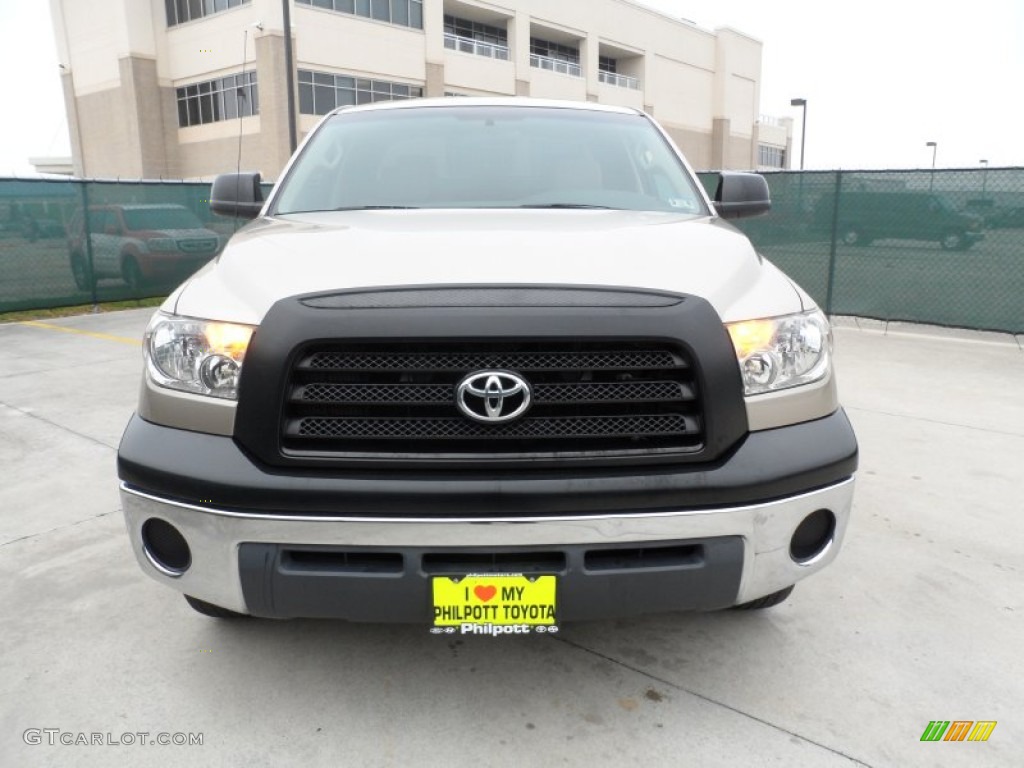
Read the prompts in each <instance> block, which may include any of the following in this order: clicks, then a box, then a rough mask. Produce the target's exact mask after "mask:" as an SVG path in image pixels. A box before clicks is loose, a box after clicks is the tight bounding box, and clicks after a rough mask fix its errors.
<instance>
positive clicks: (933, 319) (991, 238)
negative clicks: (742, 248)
mask: <svg viewBox="0 0 1024 768" xmlns="http://www.w3.org/2000/svg"><path fill="white" fill-rule="evenodd" d="M765 176H766V178H767V180H768V185H769V187H770V189H771V196H772V210H771V212H770V213H768V214H767V215H765V216H762V217H758V218H754V219H741V220H739V221H738V222H736V225H737V226H738V227H739V228H740V229H742V230H743V231H744V232H745V233H746V234H747V235H748V236H749V237H750V239H751V240H753V242H754V244H755V245H756V246H757V247H758V250H760V251H761V252H762V253H763V254H764V255H765V256H766V257H767V258H768V259H770V260H771V261H772V262H774V263H775V264H776V265H778V266H779V267H780V268H781V269H782V270H783V271H785V272H786V273H787V274H789V275H790V276H791V277H792V278H793V279H794V280H796V281H797V282H798V283H799V284H800V285H801V286H803V288H804V289H805V290H806V291H807V292H808V293H810V294H811V295H812V296H813V297H814V299H815V301H817V302H818V304H819V305H820V306H821V307H823V308H825V309H826V311H827V312H828V314H830V315H854V316H858V317H870V318H876V319H880V320H905V321H910V322H918V323H932V324H937V325H948V326H955V327H960V328H976V329H985V330H996V331H1007V332H1010V333H1021V332H1024V169H1021V168H998V169H997V168H992V169H986V168H979V169H969V170H941V171H934V172H932V171H830V172H779V173H769V174H766V175H765ZM701 177H702V181H703V183H704V184H705V185H706V186H709V185H712V184H714V183H715V177H714V176H713V175H712V174H701Z"/></svg>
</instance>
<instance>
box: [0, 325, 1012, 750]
mask: <svg viewBox="0 0 1024 768" xmlns="http://www.w3.org/2000/svg"><path fill="white" fill-rule="evenodd" d="M149 314H150V311H149V310H138V311H130V312H122V313H116V314H105V315H89V316H82V317H74V318H67V319H62V320H52V321H45V322H37V323H21V324H7V325H0V766H44V765H54V766H57V765H59V766H79V765H88V766H94V765H95V766H143V765H159V766H190V767H191V766H196V765H211V766H216V765H222V766H232V765H252V766H264V765H266V766H282V765H300V764H302V765H330V766H391V765H412V766H421V765H422V766H433V765H448V766H463V765H465V766H469V765H473V766H504V765H515V766H523V765H545V766H547V765H600V766H603V765H620V764H635V765H655V766H662V765H665V766H669V765H671V766H681V765H695V766H762V765H778V766H850V765H868V766H961V765H962V766H1012V765H1020V764H1021V762H1022V757H1021V756H1022V755H1024V661H1022V655H1021V649H1024V555H1022V552H1024V502H1022V501H1021V498H1022V495H1021V492H1020V483H1021V477H1022V469H1024V388H1022V386H1021V382H1022V381H1024V346H1022V345H1024V339H1022V338H1020V337H1018V338H1014V337H1012V336H1002V335H994V334H977V333H964V332H952V331H936V330H930V331H929V330H924V331H922V330H921V329H916V328H912V327H900V328H898V327H895V326H892V325H890V326H888V327H886V326H884V325H883V324H880V323H870V322H864V321H861V322H859V323H858V322H855V321H852V320H844V321H841V322H840V323H839V327H838V328H837V330H836V345H837V361H838V367H839V369H840V371H839V372H840V386H841V396H842V399H843V401H844V404H845V406H846V408H847V411H848V413H849V415H850V417H851V420H852V421H853V423H854V426H855V428H856V430H857V433H858V437H859V439H860V444H861V469H860V473H859V480H858V489H857V496H856V501H855V509H854V517H853V521H852V524H851V528H850V531H849V533H848V536H847V539H846V544H845V549H844V551H843V552H842V554H841V555H840V557H839V559H838V560H837V561H836V562H835V563H834V564H833V565H832V566H831V567H829V568H828V569H826V570H825V571H823V572H822V573H821V574H819V575H818V576H817V577H815V578H813V579H811V580H809V581H806V582H804V583H802V584H800V585H799V586H798V587H797V589H796V591H795V592H794V594H793V596H792V597H791V598H790V599H789V601H787V602H786V603H784V604H783V605H781V606H779V607H777V608H775V609H772V610H768V611H762V612H752V613H745V612H729V611H726V612H721V613H713V614H671V615H662V616H652V617H647V618H642V619H635V620H629V621H614V622H596V623H586V624H577V625H567V626H565V627H563V630H562V632H561V633H560V634H559V635H557V636H547V637H544V636H525V637H519V636H511V637H499V638H490V637H482V636H481V637H468V638H466V639H453V638H451V637H444V636H442V637H436V636H431V635H430V634H428V632H427V631H426V629H425V628H424V627H415V626H364V625H351V624H345V623H340V622H316V621H291V622H273V621H256V620H254V621H240V622H230V621H229V622H224V621H217V620H213V619H208V618H205V617H203V616H200V615H199V614H197V613H194V612H193V611H192V610H191V609H189V608H188V606H187V605H186V604H185V602H184V601H183V600H182V599H181V598H180V596H178V595H177V594H176V593H174V592H171V591H169V590H167V589H165V588H164V587H162V586H161V585H159V584H157V583H155V582H153V581H151V580H150V579H148V578H147V577H146V576H144V575H143V574H142V572H141V571H140V570H139V568H138V566H137V564H136V563H135V560H134V557H133V556H132V553H131V550H130V548H129V544H128V539H127V536H126V535H125V531H124V524H123V521H122V519H121V513H120V509H119V500H118V495H117V491H116V487H117V483H116V477H115V467H114V457H115V451H116V447H117V443H118V440H119V437H120V432H121V430H122V428H123V427H124V425H125V423H126V422H127V420H128V417H129V415H130V414H131V412H132V410H133V407H134V401H135V395H136V389H137V386H138V381H139V374H140V368H141V362H140V354H139V345H138V341H137V340H138V338H139V337H140V335H141V332H142V329H143V328H144V326H145V324H146V321H147V319H148V317H149ZM933 720H943V721H945V720H949V721H956V720H973V721H979V720H986V721H996V722H997V726H996V727H995V729H994V731H993V732H992V734H991V737H990V738H989V740H988V741H987V742H983V743H982V742H935V743H925V742H921V741H920V739H921V736H922V733H923V732H924V730H925V728H926V726H928V724H929V722H930V721H933ZM33 729H34V730H33ZM43 729H50V730H47V731H44V730H43ZM140 733H146V734H147V735H146V736H139V735H138V734H140ZM65 734H70V736H67V735H65ZM80 734H84V736H85V738H84V740H85V741H87V742H89V741H92V740H93V737H92V734H101V737H100V740H101V741H102V742H103V743H100V744H96V743H92V744H82V743H71V744H62V743H61V740H62V737H63V740H64V741H72V742H80V741H82V738H81V737H80ZM159 734H168V735H169V736H170V739H169V740H175V739H177V740H181V739H180V738H179V737H178V735H180V734H185V735H186V737H187V735H188V734H201V738H202V745H188V744H173V743H172V744H168V745H159V744H156V745H153V744H150V742H151V741H155V740H157V737H158V735H159ZM51 739H52V740H53V741H54V743H52V744H51V743H50V740H51ZM32 741H39V742H41V743H38V744H36V743H26V742H32ZM111 741H114V742H120V743H116V744H111V743H109V742H111ZM128 742H131V743H128Z"/></svg>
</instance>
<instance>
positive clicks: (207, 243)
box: [178, 237, 217, 253]
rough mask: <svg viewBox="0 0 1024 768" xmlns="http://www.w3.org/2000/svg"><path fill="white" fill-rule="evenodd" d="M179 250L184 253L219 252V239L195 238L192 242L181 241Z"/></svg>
mask: <svg viewBox="0 0 1024 768" xmlns="http://www.w3.org/2000/svg"><path fill="white" fill-rule="evenodd" d="M178 249H179V250H181V251H182V252H183V253H213V252H214V251H216V250H217V238H215V237H205V238H201V239H200V238H193V239H191V240H179V241H178Z"/></svg>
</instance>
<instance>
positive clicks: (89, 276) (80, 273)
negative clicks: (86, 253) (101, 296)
mask: <svg viewBox="0 0 1024 768" xmlns="http://www.w3.org/2000/svg"><path fill="white" fill-rule="evenodd" d="M71 276H72V277H74V278H75V285H76V286H77V287H78V290H80V291H90V292H91V291H92V289H93V288H95V287H96V276H95V275H94V274H93V273H92V270H91V269H89V265H88V264H87V263H86V262H85V258H84V257H83V256H82V255H81V254H79V253H76V254H75V255H74V256H72V257H71Z"/></svg>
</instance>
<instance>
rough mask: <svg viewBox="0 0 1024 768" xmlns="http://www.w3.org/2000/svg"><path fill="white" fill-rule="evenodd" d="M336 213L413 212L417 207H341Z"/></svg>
mask: <svg viewBox="0 0 1024 768" xmlns="http://www.w3.org/2000/svg"><path fill="white" fill-rule="evenodd" d="M334 210H336V211H415V210H419V206H418V205H343V206H341V207H340V208H335V209H334Z"/></svg>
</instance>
